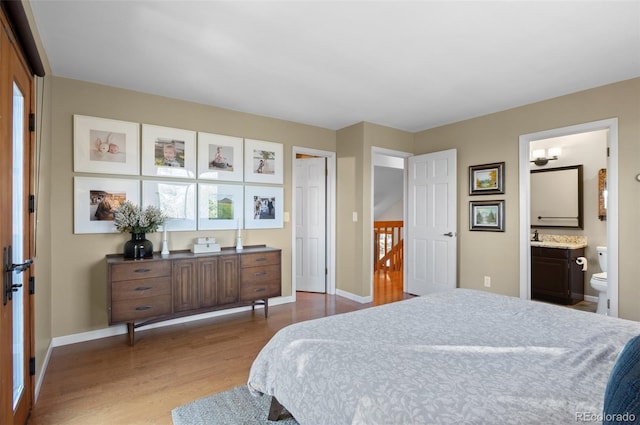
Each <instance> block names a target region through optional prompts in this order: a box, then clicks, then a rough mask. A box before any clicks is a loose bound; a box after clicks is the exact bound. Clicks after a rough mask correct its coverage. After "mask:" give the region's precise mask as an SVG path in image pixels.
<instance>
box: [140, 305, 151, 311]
mask: <svg viewBox="0 0 640 425" xmlns="http://www.w3.org/2000/svg"><path fill="white" fill-rule="evenodd" d="M152 308H153V307H152V306H150V305H139V306H138V307H136V310H138V311H143V310H151V309H152Z"/></svg>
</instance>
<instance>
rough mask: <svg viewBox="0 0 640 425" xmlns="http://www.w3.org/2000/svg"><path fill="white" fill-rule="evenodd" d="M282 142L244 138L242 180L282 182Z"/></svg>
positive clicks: (268, 182) (269, 182)
mask: <svg viewBox="0 0 640 425" xmlns="http://www.w3.org/2000/svg"><path fill="white" fill-rule="evenodd" d="M283 164H284V158H283V149H282V143H275V142H265V141H262V140H253V139H245V141H244V181H245V182H252V183H267V184H282V183H283V180H284V167H283Z"/></svg>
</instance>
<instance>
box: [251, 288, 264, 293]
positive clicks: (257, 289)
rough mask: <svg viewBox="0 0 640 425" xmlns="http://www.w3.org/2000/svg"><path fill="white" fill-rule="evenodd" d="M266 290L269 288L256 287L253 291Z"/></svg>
mask: <svg viewBox="0 0 640 425" xmlns="http://www.w3.org/2000/svg"><path fill="white" fill-rule="evenodd" d="M266 290H267V288H256V289H254V290H253V292H264V291H266Z"/></svg>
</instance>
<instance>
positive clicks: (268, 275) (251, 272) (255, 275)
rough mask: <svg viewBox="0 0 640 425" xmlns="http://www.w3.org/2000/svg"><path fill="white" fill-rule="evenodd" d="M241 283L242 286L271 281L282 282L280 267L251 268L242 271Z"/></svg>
mask: <svg viewBox="0 0 640 425" xmlns="http://www.w3.org/2000/svg"><path fill="white" fill-rule="evenodd" d="M240 273H241V274H240V282H242V284H245V283H248V284H252V283H260V282H269V281H271V280H278V281H279V280H280V265H279V264H278V265H277V266H265V267H249V268H243V269H242V270H240Z"/></svg>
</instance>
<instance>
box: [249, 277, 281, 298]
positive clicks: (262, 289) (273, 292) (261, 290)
mask: <svg viewBox="0 0 640 425" xmlns="http://www.w3.org/2000/svg"><path fill="white" fill-rule="evenodd" d="M279 295H280V279H278V280H272V281H268V282H259V283H257V282H253V283H247V282H242V284H241V285H240V301H253V300H260V299H264V298H271V297H277V296H279Z"/></svg>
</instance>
